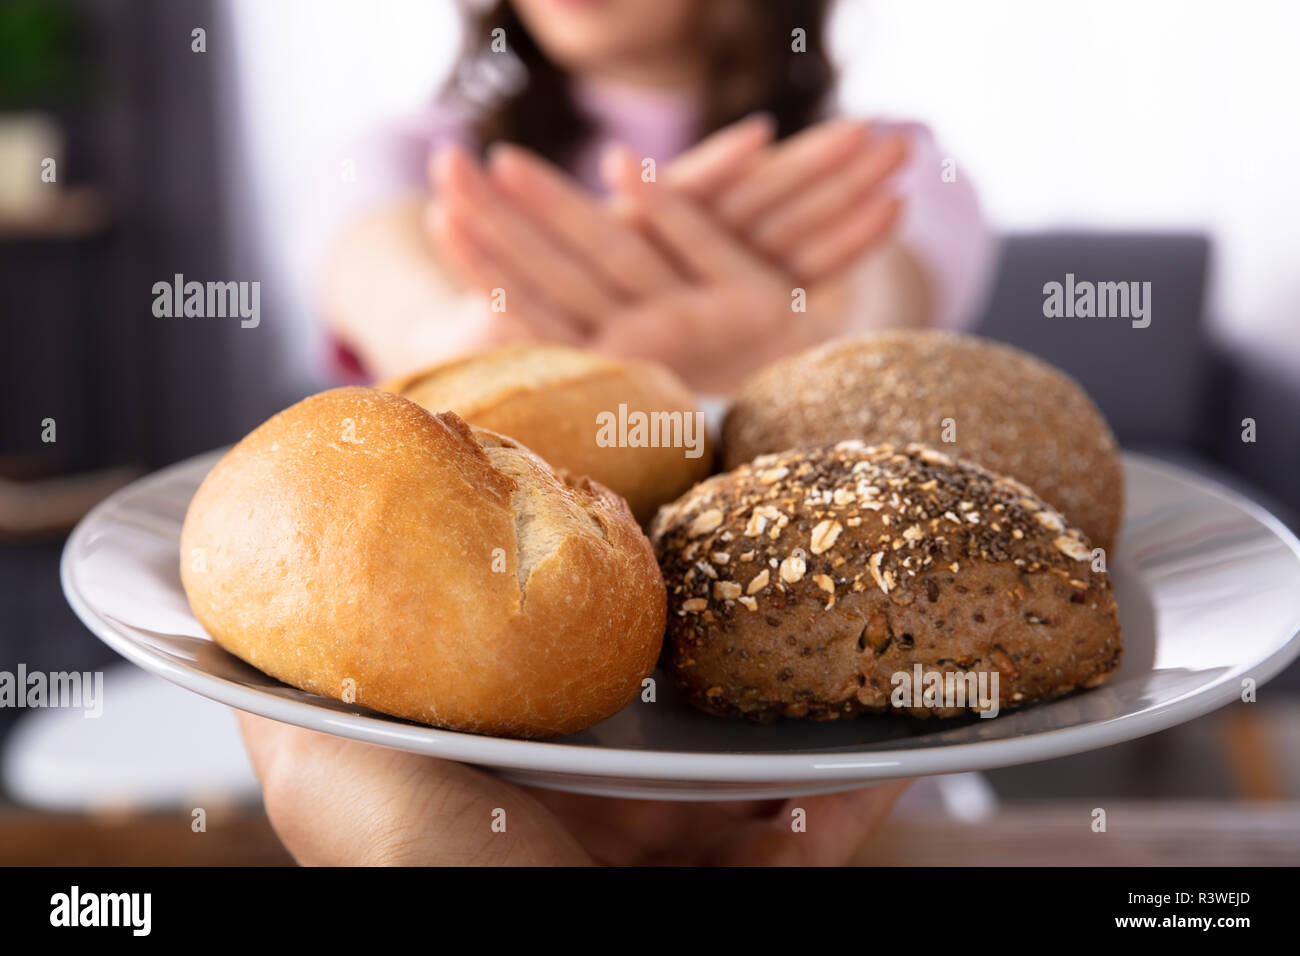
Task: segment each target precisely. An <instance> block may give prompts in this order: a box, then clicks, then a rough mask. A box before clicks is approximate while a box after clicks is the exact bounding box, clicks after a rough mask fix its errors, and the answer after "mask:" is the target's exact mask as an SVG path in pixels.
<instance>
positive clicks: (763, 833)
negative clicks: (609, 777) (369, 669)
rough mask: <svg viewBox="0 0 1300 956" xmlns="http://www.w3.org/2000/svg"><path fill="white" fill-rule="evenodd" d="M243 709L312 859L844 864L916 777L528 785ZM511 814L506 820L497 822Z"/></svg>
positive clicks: (280, 805)
mask: <svg viewBox="0 0 1300 956" xmlns="http://www.w3.org/2000/svg"><path fill="white" fill-rule="evenodd" d="M239 722H240V729H241V730H242V731H243V734H244V740H245V743H246V744H247V746H248V752H249V756H250V757H251V759H252V762H253V768H254V770H255V771H256V772H257V776H258V779H259V780H260V781H261V784H262V790H263V795H264V798H265V801H266V811H267V814H268V816H269V817H270V819H271V823H272V825H273V826H274V827H275V831H276V833H277V834H278V835H279V837H280V839H281V841H282V842H283V843H284V845H285V847H286V848H288V850H289V852H290V853H292V854H293V856H294V859H296V860H297V861H298V862H299V863H302V864H305V865H425V866H457V865H524V866H529V865H531V866H549V865H555V866H574V865H587V864H593V863H596V864H615V865H637V864H640V865H650V864H678V865H689V864H695V865H780V864H793V865H839V864H845V863H849V862H851V861H852V860H853V859H854V857H855V855H856V854H857V852H858V850H859V848H860V847H861V846H862V845H863V844H864V843H865V842H866V841H867V840H868V838H870V836H871V835H872V834H873V833H875V831H876V830H877V829H879V827H880V825H881V823H882V822H883V821H884V819H885V817H886V816H887V815H888V813H889V810H890V808H891V807H892V806H893V804H894V801H895V800H897V799H898V797H899V795H900V794H901V793H902V792H903V790H904V789H906V787H907V781H903V782H898V783H890V784H882V785H880V786H876V787H871V788H869V789H866V790H855V791H851V792H846V793H838V794H830V795H827V796H817V797H797V798H794V799H790V800H786V801H779V800H773V801H762V802H731V803H680V802H652V801H644V800H617V799H609V798H602V797H589V796H582V795H577V794H568V793H558V792H555V791H549V790H537V789H533V788H528V787H519V786H515V785H513V784H509V783H506V782H505V781H503V780H501V779H499V778H497V777H495V776H492V775H491V774H489V773H486V772H484V771H480V770H476V769H473V768H471V767H467V766H464V765H463V764H458V763H452V762H450V761H446V760H438V759H435V758H432V757H421V756H419V755H416V754H410V753H405V752H403V751H399V750H389V749H387V748H384V747H376V746H372V745H370V744H363V743H358V742H356V741H351V740H345V739H343V738H341V737H333V736H330V735H327V734H319V733H315V732H313V731H309V730H302V729H300V728H298V727H293V726H291V725H289V724H281V723H277V722H275V721H271V720H267V719H265V718H262V717H255V716H253V715H251V714H245V713H240V714H239ZM800 809H801V810H803V811H804V812H803V814H802V819H803V820H804V829H803V830H802V831H796V829H795V827H794V826H793V825H792V824H793V823H794V821H795V819H796V816H797V815H796V813H795V811H796V810H800ZM502 820H503V822H504V831H503V832H502V831H500V825H499V824H498V827H497V828H496V829H494V827H493V823H494V821H502Z"/></svg>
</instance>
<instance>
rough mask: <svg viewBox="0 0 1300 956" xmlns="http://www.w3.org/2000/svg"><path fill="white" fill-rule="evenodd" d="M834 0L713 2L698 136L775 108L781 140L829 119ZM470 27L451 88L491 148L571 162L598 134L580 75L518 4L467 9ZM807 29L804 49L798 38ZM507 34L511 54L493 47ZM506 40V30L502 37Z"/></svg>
mask: <svg viewBox="0 0 1300 956" xmlns="http://www.w3.org/2000/svg"><path fill="white" fill-rule="evenodd" d="M830 4H831V0H708V2H707V3H702V4H700V21H701V22H700V23H699V24H698V25H697V36H698V37H699V38H700V39H701V40H702V41H703V47H704V53H705V73H704V75H705V88H704V97H703V111H702V114H701V119H700V128H699V129H698V130H696V136H697V138H700V137H704V136H707V135H708V134H709V133H712V132H714V131H715V130H718V129H721V128H722V127H723V126H726V125H727V124H729V123H733V122H735V121H736V120H739V119H741V118H743V117H745V116H747V115H749V114H750V113H753V112H756V111H758V110H765V111H766V112H768V113H770V114H771V115H772V116H773V118H774V119H775V121H776V130H777V136H778V137H784V136H789V135H790V134H791V133H796V132H798V131H799V130H801V129H803V128H804V127H805V126H808V125H809V124H810V123H813V122H814V121H816V120H817V119H819V118H820V116H821V113H822V110H823V108H824V106H825V101H826V99H827V97H828V95H829V93H830V92H831V89H832V87H833V86H834V80H835V76H834V70H833V68H832V66H831V62H830V58H829V57H828V56H827V53H826V42H825V40H826V38H825V34H826V18H827V14H828V12H829V9H830ZM465 18H466V30H465V42H464V44H463V46H462V49H461V53H460V56H459V58H458V60H457V63H456V66H455V68H454V69H453V71H452V74H451V78H450V79H449V80H448V83H447V87H446V89H445V90H444V91H443V95H444V97H445V98H446V99H448V100H450V101H451V102H453V103H458V104H460V105H461V106H462V107H463V108H467V109H468V110H469V112H470V114H471V116H472V117H473V128H474V132H475V133H476V135H477V137H478V142H479V144H480V145H481V147H482V148H486V147H487V146H489V145H491V144H492V143H494V142H501V141H505V142H511V143H516V144H518V145H520V146H524V147H527V148H528V149H531V150H533V151H534V152H537V153H539V154H541V155H543V156H545V157H547V158H548V159H550V160H551V161H552V162H555V163H560V164H563V163H565V162H566V161H567V160H568V159H569V158H570V157H571V156H572V154H573V151H574V150H575V149H576V148H577V147H578V146H579V144H580V143H581V142H582V140H583V138H584V137H585V136H586V135H587V133H588V132H589V129H588V124H587V121H586V119H585V118H584V117H583V116H582V114H581V113H580V112H579V111H578V109H577V107H576V106H575V104H574V100H573V97H572V95H571V92H570V84H571V78H570V76H569V75H568V74H567V73H566V72H565V71H564V70H563V69H561V68H560V67H559V66H557V65H556V64H555V63H553V62H551V60H549V59H548V58H547V56H546V54H545V53H544V52H543V50H542V49H541V47H540V46H538V44H537V42H536V40H535V39H534V38H533V37H532V35H531V34H530V33H529V32H528V29H527V27H525V26H524V23H523V21H522V20H521V19H520V18H519V16H518V15H517V14H516V13H515V10H514V7H513V6H512V5H511V4H510V2H509V0H496V2H495V3H491V4H489V5H487V6H486V7H485V8H483V9H479V10H471V9H469V8H465ZM796 28H801V29H803V30H804V31H805V49H804V50H803V51H802V52H798V53H796V52H795V51H794V50H793V49H792V46H793V43H792V36H793V31H794V30H795V29H796ZM498 29H501V30H504V31H505V33H504V36H505V37H506V43H507V46H508V47H509V50H510V53H511V54H513V55H512V56H511V57H509V58H503V57H501V56H500V55H499V54H494V53H492V51H491V43H492V38H493V35H494V32H495V31H496V30H498ZM497 35H498V36H500V34H497Z"/></svg>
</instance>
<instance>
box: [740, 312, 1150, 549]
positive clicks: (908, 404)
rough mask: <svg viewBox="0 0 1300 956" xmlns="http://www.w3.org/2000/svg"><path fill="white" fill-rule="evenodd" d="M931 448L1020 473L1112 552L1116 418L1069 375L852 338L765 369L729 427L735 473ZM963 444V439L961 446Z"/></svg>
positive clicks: (1024, 358) (1037, 365)
mask: <svg viewBox="0 0 1300 956" xmlns="http://www.w3.org/2000/svg"><path fill="white" fill-rule="evenodd" d="M854 438H856V439H861V440H862V441H865V442H869V443H870V442H877V443H879V442H892V443H895V444H901V443H907V442H921V443H923V444H928V445H933V446H935V447H937V448H941V449H943V451H944V452H945V453H948V454H951V455H954V456H960V457H962V458H965V459H967V460H969V461H973V462H975V463H976V464H979V465H983V466H984V467H985V468H988V469H989V470H991V471H993V472H996V473H998V474H1003V475H1010V476H1012V477H1014V478H1017V479H1019V480H1020V481H1022V482H1024V483H1025V484H1027V485H1029V487H1031V488H1033V489H1034V491H1035V492H1037V493H1038V494H1039V495H1040V496H1041V497H1042V498H1043V499H1044V500H1046V501H1047V502H1049V503H1050V504H1052V505H1053V506H1055V507H1056V508H1059V509H1060V510H1061V511H1062V512H1063V513H1064V514H1065V515H1066V516H1068V517H1069V519H1070V521H1071V522H1072V523H1073V524H1075V525H1076V526H1078V528H1079V529H1080V530H1081V531H1083V533H1084V534H1085V535H1087V536H1088V539H1089V540H1090V541H1091V542H1092V543H1093V544H1095V545H1097V546H1098V547H1102V548H1105V549H1107V551H1109V550H1110V548H1111V547H1112V546H1113V545H1114V542H1115V536H1116V534H1117V533H1118V531H1119V526H1120V520H1121V518H1122V517H1123V513H1124V474H1123V470H1122V466H1121V464H1120V457H1119V449H1118V445H1117V444H1116V442H1115V436H1114V435H1113V434H1111V431H1110V428H1109V427H1108V426H1107V424H1106V420H1105V419H1104V418H1102V416H1101V413H1100V412H1099V411H1098V410H1097V407H1096V406H1095V405H1094V404H1093V403H1092V401H1091V400H1090V399H1089V398H1088V396H1087V394H1086V393H1085V392H1084V391H1083V389H1082V388H1080V387H1079V385H1078V384H1077V383H1076V382H1075V381H1074V380H1073V379H1071V378H1070V377H1069V376H1068V375H1066V374H1065V373H1064V372H1062V371H1060V370H1059V369H1056V368H1053V367H1052V366H1050V365H1048V364H1047V363H1045V362H1042V361H1040V360H1039V359H1036V358H1034V357H1033V356H1031V355H1029V354H1027V353H1025V352H1021V351H1019V350H1018V349H1014V348H1011V347H1009V346H1005V345H999V344H996V343H994V342H990V341H987V340H985V339H980V338H976V337H974V336H969V335H957V334H953V333H948V332H933V331H929V332H926V331H906V332H883V333H878V334H875V335H868V336H863V337H860V338H853V339H844V340H840V341H835V342H831V343H828V344H826V345H823V346H819V347H817V348H813V349H810V350H808V351H806V352H802V353H800V354H798V355H794V356H791V357H789V358H786V359H783V360H781V361H778V362H775V363H773V364H772V365H769V366H767V367H766V368H764V369H762V370H760V371H759V372H758V373H756V374H755V375H753V376H752V377H751V378H750V379H749V380H748V381H746V382H745V383H744V384H743V385H742V386H741V388H740V389H739V391H738V393H737V395H736V398H735V401H734V403H733V404H732V406H731V409H730V410H729V412H728V413H727V417H726V421H725V423H724V425H723V430H722V445H723V455H724V462H725V464H724V467H726V468H735V467H736V466H737V465H739V464H741V463H743V462H746V461H749V460H750V459H752V458H754V457H755V456H756V455H761V454H765V453H768V452H777V451H784V450H786V449H789V448H800V447H802V448H808V447H814V446H817V445H825V444H832V443H834V442H837V441H841V440H843V439H854ZM950 439H955V441H950Z"/></svg>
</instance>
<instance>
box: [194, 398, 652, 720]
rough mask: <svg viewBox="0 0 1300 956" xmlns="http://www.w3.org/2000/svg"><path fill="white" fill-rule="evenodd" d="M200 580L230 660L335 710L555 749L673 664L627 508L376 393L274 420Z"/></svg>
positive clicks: (203, 549) (201, 549) (207, 493)
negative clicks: (359, 707)
mask: <svg viewBox="0 0 1300 956" xmlns="http://www.w3.org/2000/svg"><path fill="white" fill-rule="evenodd" d="M181 579H182V581H183V583H184V585H185V593H186V594H187V595H188V597H189V601H190V607H191V608H193V610H194V614H195V616H196V617H197V618H198V619H199V621H200V622H201V623H202V624H203V626H204V628H206V629H207V631H208V633H209V634H211V635H212V637H213V639H215V640H216V642H217V643H218V644H220V645H221V646H222V647H224V648H225V649H226V650H228V651H230V652H231V653H232V654H235V655H236V656H238V657H241V658H243V659H244V660H245V661H247V662H248V663H250V664H252V665H253V666H254V667H257V668H259V669H260V670H262V671H265V672H266V673H267V674H270V675H271V676H272V677H276V678H279V679H280V680H282V681H284V682H286V683H288V684H292V685H293V686H295V687H299V688H302V689H303V690H306V691H310V692H312V693H314V694H321V695H323V696H325V697H334V698H341V699H348V698H349V697H352V699H354V700H355V701H356V702H357V703H360V704H363V705H365V706H367V707H371V708H374V709H375V710H380V711H383V712H384V713H388V714H394V715H396V716H399V717H406V718H409V719H411V720H418V721H421V722H423V723H427V724H436V725H438V726H441V727H448V728H452V729H455V730H468V731H476V732H479V733H490V734H506V735H511V736H519V737H546V736H551V735H555V734H565V733H570V732H572V731H576V730H581V729H582V728H584V727H588V726H590V725H591V724H594V723H596V722H597V721H599V720H602V719H603V718H605V717H608V716H609V715H610V714H613V713H614V712H615V711H617V710H619V709H620V708H621V707H622V706H623V705H624V704H626V703H628V702H629V701H630V700H632V698H633V697H634V696H636V694H637V693H638V691H639V690H640V684H641V681H642V680H643V679H644V678H645V677H646V676H647V675H649V674H650V672H651V671H652V670H653V669H654V665H655V660H656V659H657V657H658V654H659V649H660V645H661V643H662V640H663V629H664V600H665V598H664V587H663V581H662V579H661V578H660V575H659V568H658V566H657V565H656V564H655V559H654V554H653V552H652V550H651V548H650V542H649V541H648V540H647V539H646V537H645V535H643V534H642V533H641V529H640V528H639V527H638V526H637V524H636V522H635V521H634V520H633V519H632V514H631V512H629V511H628V509H627V504H626V503H625V502H624V501H623V500H622V499H621V498H619V497H618V496H616V495H614V494H613V493H611V492H610V491H608V490H607V489H605V488H602V487H601V486H600V485H598V484H596V483H594V482H592V481H589V480H587V479H585V478H584V479H578V480H574V481H570V480H569V479H567V478H566V477H563V476H560V475H557V474H556V473H554V472H553V471H552V469H551V468H550V466H549V465H547V464H546V463H545V462H543V461H542V460H541V459H540V458H538V457H537V456H536V455H534V454H532V453H531V452H529V451H528V450H527V449H526V448H523V447H522V446H521V445H519V444H518V443H516V442H514V441H512V440H510V439H507V438H503V437H501V436H500V435H496V434H494V433H492V432H489V431H485V430H482V429H476V428H471V427H469V426H467V425H466V424H465V423H464V422H463V421H461V420H460V419H459V418H457V417H456V416H455V415H452V414H449V413H448V414H442V415H431V414H429V413H428V412H426V411H425V410H424V409H423V408H421V407H420V406H418V405H416V404H414V403H412V402H408V401H407V400H406V399H404V398H399V397H398V396H396V395H391V394H389V393H387V392H380V391H376V390H374V389H368V388H341V389H335V390H333V391H328V392H322V393H321V394H319V395H316V396H313V397H311V398H308V399H306V400H305V401H302V402H299V403H298V404H297V405H294V406H293V407H291V408H289V409H287V410H286V411H283V412H281V413H280V414H278V415H276V416H275V417H274V418H272V419H271V420H270V421H268V422H266V423H265V424H263V425H262V426H260V427H259V428H257V429H256V430H255V431H253V432H252V433H251V434H250V435H249V436H248V437H246V438H245V439H244V440H243V441H241V442H240V443H239V444H238V445H236V446H235V447H234V448H233V449H231V451H230V452H229V453H228V454H227V455H226V456H225V457H224V458H222V459H221V461H220V462H218V463H217V466H216V467H215V468H213V469H212V471H211V473H209V475H208V476H207V478H206V479H204V481H203V484H202V486H201V487H200V488H199V490H198V492H197V493H196V494H195V496H194V499H193V501H191V503H190V508H189V512H188V514H187V515H186V517H185V527H184V529H183V531H182V533H181Z"/></svg>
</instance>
